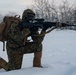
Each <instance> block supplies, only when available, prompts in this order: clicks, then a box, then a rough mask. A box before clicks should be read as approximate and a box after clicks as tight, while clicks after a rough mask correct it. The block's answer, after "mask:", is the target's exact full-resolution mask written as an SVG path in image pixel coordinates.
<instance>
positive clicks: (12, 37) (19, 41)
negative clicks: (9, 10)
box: [2, 23, 44, 71]
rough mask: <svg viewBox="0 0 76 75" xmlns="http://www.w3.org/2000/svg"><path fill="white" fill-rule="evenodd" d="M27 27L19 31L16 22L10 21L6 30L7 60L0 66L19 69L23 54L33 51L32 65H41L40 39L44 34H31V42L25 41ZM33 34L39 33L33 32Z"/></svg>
mask: <svg viewBox="0 0 76 75" xmlns="http://www.w3.org/2000/svg"><path fill="white" fill-rule="evenodd" d="M30 33H31V32H30V30H29V29H28V28H24V29H23V30H22V31H20V29H19V27H18V24H16V23H12V25H11V27H10V29H9V30H8V32H7V37H8V40H7V44H6V48H7V55H8V60H9V61H8V62H5V61H4V60H3V61H4V63H3V65H2V67H3V68H4V69H5V70H6V71H8V70H15V69H20V68H21V66H22V60H23V54H27V53H34V59H33V67H41V57H42V43H41V42H42V41H43V39H44V36H31V37H32V40H33V42H26V41H27V37H28V36H29V34H30ZM35 34H36V35H37V34H39V33H38V32H35Z"/></svg>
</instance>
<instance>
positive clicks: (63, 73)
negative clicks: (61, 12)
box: [0, 30, 76, 75]
mask: <svg viewBox="0 0 76 75" xmlns="http://www.w3.org/2000/svg"><path fill="white" fill-rule="evenodd" d="M0 48H1V49H0V56H1V57H3V58H4V59H5V60H6V61H8V59H7V53H6V51H5V52H3V51H2V43H0ZM32 61H33V54H26V55H24V58H23V65H22V69H20V70H13V71H9V72H6V71H5V70H3V69H1V70H0V75H22V74H23V75H76V31H73V30H54V31H52V32H51V33H49V34H47V35H46V37H45V39H44V41H43V57H42V65H43V66H44V68H34V67H32Z"/></svg>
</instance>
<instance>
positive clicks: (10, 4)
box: [0, 0, 76, 14]
mask: <svg viewBox="0 0 76 75" xmlns="http://www.w3.org/2000/svg"><path fill="white" fill-rule="evenodd" d="M50 1H51V0H50ZM54 1H55V3H57V4H60V3H61V1H62V0H54ZM68 1H69V2H70V3H71V4H73V3H75V2H76V1H75V0H68ZM33 3H34V1H33V0H0V13H2V14H5V13H7V12H9V11H14V12H17V13H19V14H21V13H22V12H23V10H24V9H26V6H30V5H31V4H33Z"/></svg>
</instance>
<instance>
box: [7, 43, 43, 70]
mask: <svg viewBox="0 0 76 75" xmlns="http://www.w3.org/2000/svg"><path fill="white" fill-rule="evenodd" d="M40 51H42V44H37V43H33V42H30V43H26V45H25V47H22V48H17V49H11V48H9V47H8V45H7V54H8V60H9V62H8V68H9V70H15V69H20V68H21V66H22V59H23V54H27V53H34V52H40Z"/></svg>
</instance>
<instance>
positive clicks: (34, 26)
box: [19, 19, 76, 32]
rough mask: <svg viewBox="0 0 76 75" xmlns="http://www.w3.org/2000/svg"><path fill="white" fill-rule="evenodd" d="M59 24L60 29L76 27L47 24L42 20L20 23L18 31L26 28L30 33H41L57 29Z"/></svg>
mask: <svg viewBox="0 0 76 75" xmlns="http://www.w3.org/2000/svg"><path fill="white" fill-rule="evenodd" d="M59 24H60V26H61V27H66V26H76V25H69V24H67V23H60V22H48V21H44V19H34V20H31V21H30V22H20V23H19V29H20V30H22V29H24V28H26V27H28V28H29V29H30V31H32V32H36V31H38V29H42V30H43V31H46V30H47V29H49V28H51V27H53V26H54V27H55V28H56V27H58V26H59Z"/></svg>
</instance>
